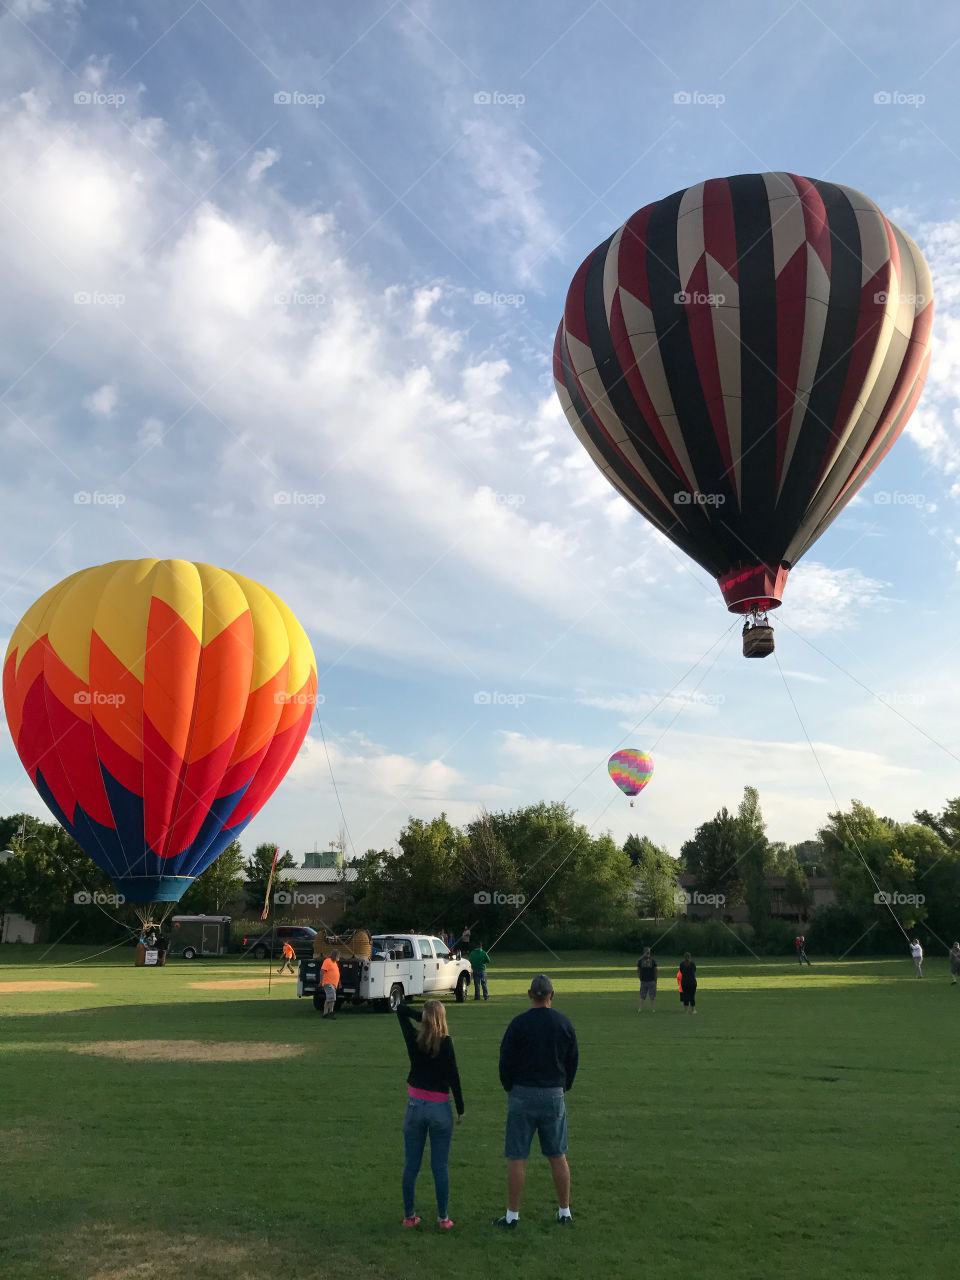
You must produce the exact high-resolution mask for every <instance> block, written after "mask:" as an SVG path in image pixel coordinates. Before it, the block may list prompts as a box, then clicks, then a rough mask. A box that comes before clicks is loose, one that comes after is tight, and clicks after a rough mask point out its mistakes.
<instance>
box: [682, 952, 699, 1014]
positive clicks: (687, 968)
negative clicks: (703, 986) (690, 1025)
mask: <svg viewBox="0 0 960 1280" xmlns="http://www.w3.org/2000/svg"><path fill="white" fill-rule="evenodd" d="M680 1003H681V1004H682V1005H683V1007H684V1008H685V1009H686V1010H687V1012H688V1013H696V1012H697V966H696V964H695V963H694V961H693V960H692V959H691V957H690V952H689V951H685V952H684V953H683V959H682V960H681V961H680Z"/></svg>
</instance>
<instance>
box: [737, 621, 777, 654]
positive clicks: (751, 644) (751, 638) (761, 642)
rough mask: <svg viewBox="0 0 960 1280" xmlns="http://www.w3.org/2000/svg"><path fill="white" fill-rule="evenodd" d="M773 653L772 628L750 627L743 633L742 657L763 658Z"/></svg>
mask: <svg viewBox="0 0 960 1280" xmlns="http://www.w3.org/2000/svg"><path fill="white" fill-rule="evenodd" d="M771 653H773V627H765V626H762V625H761V626H758V627H750V628H749V629H748V630H746V631H744V633H743V656H744V657H745V658H765V657H767V655H768V654H771Z"/></svg>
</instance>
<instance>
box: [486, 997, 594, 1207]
mask: <svg viewBox="0 0 960 1280" xmlns="http://www.w3.org/2000/svg"><path fill="white" fill-rule="evenodd" d="M527 995H528V996H529V998H530V1006H531V1007H530V1008H529V1009H528V1010H527V1011H526V1013H521V1014H519V1015H518V1016H517V1017H516V1018H514V1019H513V1021H512V1022H511V1023H510V1025H509V1026H508V1027H507V1030H506V1033H505V1035H504V1037H503V1040H502V1041H501V1042H500V1083H501V1084H502V1085H503V1087H504V1089H506V1091H507V1094H508V1101H507V1133H506V1142H505V1146H504V1155H505V1156H506V1157H507V1212H506V1214H505V1215H504V1216H503V1217H502V1218H494V1220H493V1225H494V1226H495V1227H505V1228H507V1229H509V1230H514V1229H516V1225H517V1222H518V1221H519V1218H520V1201H521V1199H522V1197H523V1184H524V1182H525V1181H526V1172H527V1158H528V1156H529V1155H530V1145H531V1143H532V1142H533V1135H534V1134H535V1133H536V1134H538V1135H539V1138H540V1150H541V1151H542V1152H543V1154H544V1155H545V1156H546V1157H547V1159H548V1160H549V1161H550V1172H551V1173H552V1174H553V1185H554V1188H555V1189H556V1193H557V1206H558V1207H557V1217H556V1221H557V1223H558V1224H559V1225H560V1226H571V1225H572V1223H573V1218H572V1217H571V1214H570V1166H569V1165H568V1164H567V1156H566V1151H567V1109H566V1105H565V1103H564V1099H563V1095H564V1093H566V1092H568V1091H569V1090H570V1089H571V1088H572V1087H573V1080H574V1077H575V1076H576V1074H577V1064H578V1061H579V1050H578V1047H577V1033H576V1032H575V1031H574V1029H573V1023H572V1022H571V1021H570V1019H569V1018H567V1017H566V1016H565V1015H564V1014H562V1013H560V1012H559V1011H558V1010H556V1009H554V1008H552V1007H551V1006H552V1005H553V983H552V982H551V981H550V979H549V978H548V977H547V975H546V974H545V973H538V974H537V976H536V977H535V978H534V979H533V981H532V982H531V983H530V990H529V991H528V992H527Z"/></svg>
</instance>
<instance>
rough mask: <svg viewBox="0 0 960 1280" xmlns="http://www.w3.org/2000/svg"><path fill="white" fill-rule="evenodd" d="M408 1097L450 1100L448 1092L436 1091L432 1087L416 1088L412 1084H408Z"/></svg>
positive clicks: (441, 1100)
mask: <svg viewBox="0 0 960 1280" xmlns="http://www.w3.org/2000/svg"><path fill="white" fill-rule="evenodd" d="M407 1097H408V1098H419V1099H420V1101H421V1102H449V1100H450V1095H449V1094H448V1093H434V1092H433V1090H432V1089H415V1088H414V1087H413V1085H412V1084H408V1085H407Z"/></svg>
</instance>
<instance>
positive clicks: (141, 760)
mask: <svg viewBox="0 0 960 1280" xmlns="http://www.w3.org/2000/svg"><path fill="white" fill-rule="evenodd" d="M316 688H317V669H316V661H315V659H314V656H313V651H312V649H311V647H310V642H309V640H308V639H307V637H306V634H305V632H304V630H303V628H302V627H301V626H300V623H299V622H298V621H297V619H296V618H295V617H294V615H293V613H292V612H291V611H290V609H289V608H288V607H287V606H286V605H285V604H284V602H283V601H282V600H280V599H279V598H278V597H277V596H275V595H274V594H273V592H272V591H269V590H268V589H267V588H266V587H263V586H261V585H260V584H259V583H257V582H252V581H251V580H250V579H249V578H244V577H241V575H240V574H238V573H232V572H230V571H228V570H226V569H215V568H214V567H213V566H212V565H208V564H192V563H190V562H189V561H186V560H116V561H114V562H112V563H111V564H104V565H98V566H96V567H95V568H91V569H83V570H81V571H80V572H79V573H75V574H72V575H71V576H70V577H69V578H65V579H64V580H63V582H60V583H58V584H57V586H55V587H52V588H51V589H50V590H49V591H47V592H46V593H45V594H44V595H43V596H41V597H40V599H39V600H38V601H37V602H36V603H35V604H34V605H33V606H32V607H31V608H30V609H28V610H27V612H26V614H24V616H23V618H22V619H21V621H20V623H19V625H18V626H17V628H16V630H15V631H14V633H13V637H12V638H11V640H10V644H9V647H8V649H7V655H6V659H5V662H4V669H3V701H4V706H5V708H6V715H7V723H8V725H9V726H10V732H11V734H12V735H13V741H14V744H15V746H16V748H17V753H18V754H19V756H20V759H21V761H22V762H23V765H24V767H25V769H26V770H27V772H28V773H29V775H30V778H31V780H32V782H33V784H34V786H35V787H36V788H37V790H38V791H39V793H40V795H41V796H42V798H43V800H44V802H45V803H46V805H47V806H48V808H49V809H50V810H51V811H52V812H53V814H54V815H55V817H56V818H57V819H58V821H59V822H60V823H61V824H62V825H63V826H64V827H65V828H66V830H67V831H68V832H69V833H70V835H71V836H73V838H74V839H75V840H76V841H77V843H78V844H79V845H80V846H81V847H82V848H83V849H84V850H85V851H86V853H87V854H89V856H90V857H91V858H92V859H93V861H94V862H95V863H96V864H97V865H98V866H99V867H100V868H102V870H103V871H105V872H106V873H107V875H108V876H110V877H111V879H112V880H113V881H114V883H115V885H116V887H117V890H118V892H119V893H121V894H123V896H124V898H125V899H126V900H127V901H128V902H132V903H140V904H143V903H151V904H152V903H158V902H166V903H170V902H176V901H177V899H178V898H179V897H180V895H181V894H182V893H183V892H184V890H185V889H186V888H187V886H188V885H189V884H190V883H191V881H192V880H193V879H194V877H195V876H198V875H199V874H200V872H201V871H203V870H204V869H205V868H206V867H209V866H210V864H211V863H212V862H213V861H214V859H215V858H216V857H217V856H218V854H220V853H221V852H222V850H223V849H224V848H226V846H227V845H228V844H229V843H230V841H231V840H233V839H234V838H235V837H236V836H237V835H238V834H239V833H240V832H241V831H242V830H243V828H244V827H245V826H246V825H247V823H248V822H249V821H250V819H251V818H252V817H253V816H254V815H255V814H256V813H257V812H258V811H259V810H260V809H261V808H262V807H263V805H264V804H265V803H266V801H267V800H268V799H269V797H270V795H271V794H272V792H273V791H274V789H275V788H276V787H277V785H278V784H279V783H280V781H281V779H282V778H283V776H284V774H285V773H286V772H287V770H288V769H289V767H290V765H291V764H292V763H293V760H294V757H295V756H296V754H297V751H298V750H299V748H300V744H301V743H302V742H303V739H304V737H305V735H306V733H307V730H308V728H309V727H310V717H311V713H312V710H313V706H314V703H315V701H316ZM140 914H141V915H142V917H143V918H149V911H147V912H145V913H144V912H141V913H140Z"/></svg>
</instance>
